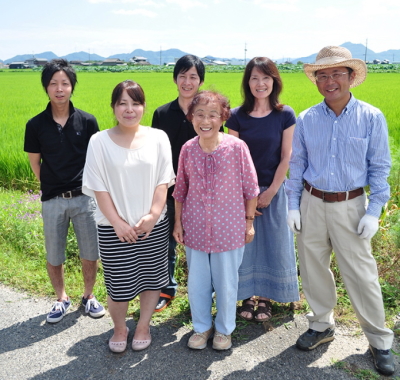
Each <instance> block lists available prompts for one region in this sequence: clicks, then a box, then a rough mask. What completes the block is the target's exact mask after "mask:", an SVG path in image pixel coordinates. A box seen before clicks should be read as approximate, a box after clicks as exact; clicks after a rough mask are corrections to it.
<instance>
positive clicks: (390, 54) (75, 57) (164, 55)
mask: <svg viewBox="0 0 400 380" xmlns="http://www.w3.org/2000/svg"><path fill="white" fill-rule="evenodd" d="M341 46H343V47H345V48H347V49H349V50H350V51H351V54H352V55H353V57H354V58H359V59H363V60H364V59H365V46H364V45H363V44H353V43H351V42H345V43H344V44H342V45H341ZM185 54H188V53H185V52H183V51H182V50H179V49H168V50H161V51H150V50H142V49H135V50H134V51H132V52H131V53H120V54H114V55H111V56H109V57H107V58H119V59H121V60H123V61H125V62H129V60H130V59H131V58H132V57H135V56H136V57H145V58H147V60H148V61H149V62H150V63H151V64H152V65H159V64H160V62H161V64H162V65H163V64H164V63H169V62H174V61H175V60H176V59H178V58H180V57H182V56H183V55H185ZM317 54H318V53H314V54H311V55H309V56H307V57H298V58H291V59H290V60H291V62H293V63H297V62H298V61H301V62H304V63H313V62H315V58H316V56H317ZM35 57H36V58H47V59H48V60H51V59H53V58H58V56H57V55H55V54H54V53H53V52H51V51H48V52H44V53H40V54H35ZM29 58H32V54H24V55H17V56H15V57H12V58H10V59H6V60H4V63H5V64H9V63H11V62H20V61H25V60H26V59H29ZM62 58H65V59H67V60H69V61H88V60H89V59H90V60H91V61H104V60H105V59H106V58H105V57H101V56H100V55H97V54H93V53H92V54H90V53H88V52H84V51H80V52H76V53H71V54H67V55H65V56H63V57H62ZM207 58H210V59H212V60H218V61H228V62H231V63H232V64H233V65H240V64H243V59H240V58H222V57H213V56H209V55H208V56H207ZM250 59H251V57H248V58H247V59H246V61H249V60H250ZM366 59H367V61H373V60H374V59H379V60H381V61H383V60H384V59H387V60H389V61H390V62H393V61H395V62H400V49H397V50H393V49H391V50H387V51H383V52H380V53H375V52H374V51H372V50H371V49H367V55H366ZM284 60H286V59H278V60H277V62H278V63H282V62H283V61H284Z"/></svg>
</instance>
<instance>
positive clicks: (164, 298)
mask: <svg viewBox="0 0 400 380" xmlns="http://www.w3.org/2000/svg"><path fill="white" fill-rule="evenodd" d="M174 298H175V297H174V296H170V295H169V294H165V293H161V294H160V299H159V300H158V304H157V306H156V308H155V309H154V311H155V312H156V313H159V312H160V311H163V310H164V309H166V308H167V307H168V305H169V304H170V303H171V301H172V300H173V299H174Z"/></svg>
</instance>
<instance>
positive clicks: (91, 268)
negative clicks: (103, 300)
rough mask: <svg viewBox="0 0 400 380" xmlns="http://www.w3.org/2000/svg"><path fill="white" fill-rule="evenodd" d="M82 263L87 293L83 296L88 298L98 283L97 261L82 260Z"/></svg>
mask: <svg viewBox="0 0 400 380" xmlns="http://www.w3.org/2000/svg"><path fill="white" fill-rule="evenodd" d="M81 261H82V273H83V283H84V285H85V292H84V294H83V296H84V297H85V298H87V297H88V296H90V295H91V294H92V292H93V287H94V284H95V282H96V275H97V267H98V265H97V261H89V260H85V259H81Z"/></svg>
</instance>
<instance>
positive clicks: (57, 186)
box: [24, 102, 99, 201]
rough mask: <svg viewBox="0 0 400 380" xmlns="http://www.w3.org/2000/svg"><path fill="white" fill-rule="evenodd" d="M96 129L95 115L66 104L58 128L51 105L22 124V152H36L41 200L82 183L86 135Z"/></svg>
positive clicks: (89, 135)
mask: <svg viewBox="0 0 400 380" xmlns="http://www.w3.org/2000/svg"><path fill="white" fill-rule="evenodd" d="M98 131H99V126H98V125H97V121H96V118H95V117H94V116H93V115H91V114H89V113H87V112H84V111H81V110H79V109H77V108H74V106H73V104H72V102H70V106H69V118H68V120H67V122H66V124H65V126H64V127H63V128H62V127H61V125H59V124H57V123H56V122H55V121H54V119H53V114H52V112H51V104H50V103H49V104H48V105H47V108H46V109H45V110H44V111H43V112H41V113H40V114H39V115H37V116H35V117H33V118H32V119H30V120H29V121H28V123H27V124H26V129H25V143H24V151H25V152H28V153H40V155H41V159H42V162H41V166H40V188H41V190H42V198H41V199H42V201H47V200H49V199H51V198H54V197H55V196H57V195H59V194H61V193H64V192H66V191H69V190H73V189H76V188H78V187H81V186H82V174H83V167H84V166H85V159H86V151H87V147H88V144H89V140H90V137H91V136H92V135H93V134H95V133H96V132H98Z"/></svg>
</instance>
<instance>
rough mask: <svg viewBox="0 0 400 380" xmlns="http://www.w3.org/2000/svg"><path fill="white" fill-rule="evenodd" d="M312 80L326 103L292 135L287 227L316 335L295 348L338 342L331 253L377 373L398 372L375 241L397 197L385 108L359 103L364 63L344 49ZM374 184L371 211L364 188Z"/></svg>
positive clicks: (323, 58) (330, 53) (326, 56)
mask: <svg viewBox="0 0 400 380" xmlns="http://www.w3.org/2000/svg"><path fill="white" fill-rule="evenodd" d="M304 71H305V73H306V75H307V76H308V78H309V79H310V80H311V81H312V82H313V83H314V84H316V85H317V88H318V91H319V92H320V93H321V94H322V95H323V97H324V101H323V102H321V103H320V104H317V105H316V106H314V107H311V108H309V109H308V110H306V111H303V112H302V113H301V114H300V115H299V117H298V119H297V125H296V128H295V132H294V137H293V152H292V157H291V161H290V179H289V180H288V181H287V187H286V189H287V194H288V197H289V213H288V225H289V227H290V228H291V230H292V231H293V232H295V233H298V236H297V244H298V255H299V262H300V275H301V278H302V285H303V291H304V294H305V296H306V298H307V301H308V303H309V305H310V307H311V310H312V312H310V313H309V314H308V315H307V318H308V320H309V329H308V331H307V332H305V333H304V334H303V335H301V336H300V337H299V339H298V340H297V342H296V346H297V347H298V348H300V349H303V350H312V349H314V348H315V347H317V346H318V345H320V344H321V343H325V342H329V341H331V340H333V339H334V328H335V322H334V316H333V308H334V307H335V305H336V288H335V280H334V278H333V274H332V272H331V271H330V256H331V253H332V250H333V251H334V252H335V254H336V259H337V263H338V266H339V269H340V272H341V275H342V278H343V281H344V284H345V286H346V289H347V292H348V294H349V297H350V300H351V302H352V305H353V307H354V310H355V312H356V315H357V318H358V320H359V321H360V324H361V327H362V329H363V331H364V333H365V335H366V337H367V339H368V341H369V344H370V350H371V353H372V355H373V358H374V365H375V367H376V369H377V370H378V371H379V372H380V373H382V374H384V375H391V374H393V373H394V362H393V355H392V353H391V352H390V348H391V347H392V342H393V332H392V331H391V330H390V329H388V328H385V312H384V308H383V300H382V292H381V288H380V285H379V282H378V271H377V266H376V262H375V259H374V258H373V256H372V252H371V244H370V241H371V238H372V237H373V236H374V234H375V233H376V232H377V231H378V227H379V216H380V213H381V209H382V206H383V205H384V204H385V203H386V202H387V200H388V199H389V197H390V188H389V185H388V183H387V177H388V175H389V171H390V165H391V162H390V153H389V146H388V130H387V125H386V120H385V118H384V116H383V114H382V112H381V111H380V110H378V109H377V108H375V107H373V106H371V105H370V104H367V103H365V102H362V101H360V100H357V99H356V98H355V97H354V96H353V95H352V93H351V92H350V88H351V87H355V86H358V85H359V84H361V83H362V82H363V81H364V80H365V78H366V73H367V68H366V65H365V63H364V62H363V61H362V60H360V59H353V58H352V56H351V53H350V51H348V50H347V49H345V48H343V47H337V46H327V47H325V48H323V49H322V50H321V51H320V52H319V54H318V56H317V59H316V62H315V64H305V65H304ZM367 185H369V186H370V196H369V203H368V206H366V204H367V203H366V194H365V192H364V187H365V186H367Z"/></svg>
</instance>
